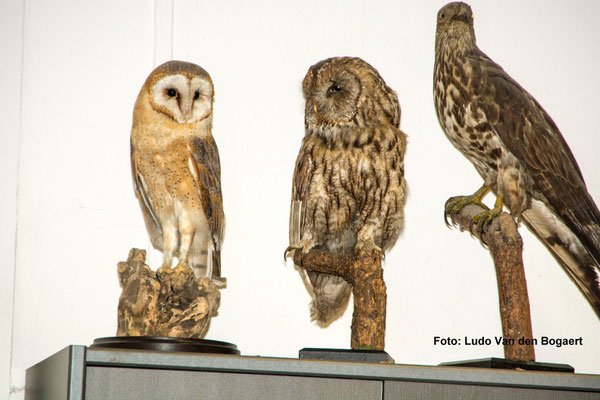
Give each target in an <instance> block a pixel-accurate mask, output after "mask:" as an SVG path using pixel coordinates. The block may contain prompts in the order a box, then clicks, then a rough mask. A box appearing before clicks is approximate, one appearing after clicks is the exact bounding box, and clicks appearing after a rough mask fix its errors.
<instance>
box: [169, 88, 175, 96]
mask: <svg viewBox="0 0 600 400" xmlns="http://www.w3.org/2000/svg"><path fill="white" fill-rule="evenodd" d="M167 96H169V97H175V96H177V90H175V89H173V88H169V89H167Z"/></svg>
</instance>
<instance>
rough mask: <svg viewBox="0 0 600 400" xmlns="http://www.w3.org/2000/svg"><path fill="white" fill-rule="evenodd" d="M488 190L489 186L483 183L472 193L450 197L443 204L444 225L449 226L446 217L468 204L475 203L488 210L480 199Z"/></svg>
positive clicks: (456, 212)
mask: <svg viewBox="0 0 600 400" xmlns="http://www.w3.org/2000/svg"><path fill="white" fill-rule="evenodd" d="M489 191H490V188H489V187H488V186H486V185H483V186H482V187H481V188H479V190H477V191H476V192H475V193H473V194H472V195H470V196H455V197H450V198H449V199H448V201H446V204H445V206H444V221H445V222H446V226H450V224H449V223H448V217H449V216H451V215H453V214H458V213H459V212H460V210H462V209H463V208H465V207H466V206H468V205H469V204H477V205H478V206H480V207H481V208H483V209H485V210H489V208H488V206H486V205H485V204H483V203H482V202H481V200H482V199H483V198H484V197H485V195H486V194H487V193H488V192H489Z"/></svg>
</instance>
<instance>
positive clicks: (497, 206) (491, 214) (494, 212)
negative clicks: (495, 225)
mask: <svg viewBox="0 0 600 400" xmlns="http://www.w3.org/2000/svg"><path fill="white" fill-rule="evenodd" d="M503 205H504V201H503V200H502V197H501V196H498V197H497V198H496V203H494V208H492V209H491V210H489V209H488V211H484V212H482V213H481V214H479V215H476V216H475V217H473V223H475V224H477V230H478V231H479V233H483V229H484V228H485V227H486V226H487V225H488V224H489V223H490V222H492V221H493V220H494V218H496V217H497V216H498V215H500V213H501V212H502V207H503ZM486 208H487V207H486Z"/></svg>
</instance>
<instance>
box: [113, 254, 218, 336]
mask: <svg viewBox="0 0 600 400" xmlns="http://www.w3.org/2000/svg"><path fill="white" fill-rule="evenodd" d="M145 260H146V251H145V250H139V249H131V251H130V252H129V257H128V258H127V261H124V262H120V263H119V264H118V266H119V267H118V269H119V281H120V284H121V288H123V292H122V293H121V296H120V298H119V311H118V328H117V336H165V337H181V338H202V337H203V336H204V335H205V334H206V331H207V330H208V326H209V323H210V319H211V317H213V316H214V315H216V313H217V310H218V308H219V303H220V299H221V295H220V293H219V290H218V289H217V287H216V286H215V285H214V283H213V282H212V281H211V280H210V279H208V278H199V279H196V278H195V277H194V273H193V272H192V270H191V269H190V270H189V271H185V270H177V269H173V270H170V271H168V272H167V273H161V274H160V275H158V274H157V273H156V272H154V271H152V270H151V269H150V267H149V266H147V265H146V264H145Z"/></svg>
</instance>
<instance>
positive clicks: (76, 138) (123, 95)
mask: <svg viewBox="0 0 600 400" xmlns="http://www.w3.org/2000/svg"><path fill="white" fill-rule="evenodd" d="M443 4H444V2H440V1H421V2H398V1H372V2H361V1H348V0H346V1H327V2H324V1H317V0H308V1H303V2H295V1H290V2H281V1H261V2H243V1H231V2H208V1H205V2H200V1H191V0H190V1H181V0H175V2H174V4H172V3H171V1H169V0H156V3H153V2H147V1H142V0H138V1H129V2H121V1H117V0H111V1H104V2H93V1H85V2H82V1H76V0H72V1H67V0H57V1H55V2H52V3H51V2H42V1H26V2H25V1H22V2H13V3H1V4H0V15H1V17H0V18H1V20H0V26H1V28H0V29H1V33H2V37H4V38H6V37H11V38H15V40H14V42H10V43H6V41H4V40H3V41H2V42H1V44H0V54H2V58H3V60H4V62H3V63H2V65H1V66H0V69H1V71H2V78H1V79H0V84H1V86H0V88H2V94H3V96H0V102H1V106H2V110H3V115H4V116H5V118H3V119H2V121H1V122H0V124H1V125H0V128H1V136H0V140H1V143H0V144H1V148H0V152H2V153H1V154H0V157H2V158H1V159H2V166H3V168H2V170H1V172H0V173H1V179H2V182H6V183H5V185H4V193H3V196H2V200H1V201H2V203H1V204H2V207H1V208H0V210H1V211H0V212H1V213H2V214H1V215H0V218H1V219H2V220H3V221H4V220H6V221H7V224H4V225H3V229H2V230H0V254H2V256H3V260H4V262H3V263H2V264H1V265H2V267H1V268H2V270H1V271H0V272H2V277H3V279H0V304H7V307H5V308H4V309H3V310H2V311H0V324H1V326H3V327H4V326H6V327H7V328H6V329H2V330H0V385H2V386H1V389H0V398H2V396H6V398H8V395H7V394H8V392H9V388H10V387H13V388H15V393H14V395H13V397H14V398H22V391H19V388H22V387H23V385H24V371H25V369H26V368H28V367H30V366H31V365H33V364H35V363H36V362H38V361H40V360H42V359H44V358H45V357H47V356H49V355H51V354H53V353H54V352H56V351H58V350H60V349H61V348H63V347H64V346H67V345H69V344H86V345H87V344H90V343H91V342H92V341H93V339H94V338H96V337H101V336H112V335H114V334H115V331H116V307H117V300H118V296H119V294H120V288H119V287H118V282H117V274H116V263H117V262H118V261H120V260H124V259H125V258H126V257H127V253H128V251H129V248H130V247H134V246H135V247H142V248H149V247H150V244H149V240H148V238H147V235H146V232H145V228H144V224H143V221H142V216H141V212H140V211H139V208H138V205H137V202H136V200H135V198H134V195H133V190H132V187H131V179H130V170H129V129H130V126H131V112H132V109H133V104H134V101H135V99H136V96H137V93H138V91H139V88H140V87H141V85H142V84H143V82H144V80H145V78H146V76H147V75H148V74H149V73H150V71H151V70H152V68H153V67H154V66H155V65H157V64H159V63H161V62H163V61H165V60H166V59H169V58H171V56H172V57H173V58H175V59H182V60H187V61H191V62H195V63H197V64H199V65H201V66H203V67H204V68H205V69H206V70H207V71H209V73H210V74H211V75H212V77H213V80H214V83H215V90H216V97H215V98H216V101H215V116H214V120H215V122H214V131H213V134H214V137H215V139H216V141H217V143H218V146H219V150H220V154H221V163H222V171H223V172H222V182H223V195H224V199H225V200H224V201H225V212H226V215H227V223H228V226H227V233H226V239H225V246H224V250H223V272H224V274H225V275H226V276H227V278H228V282H229V287H228V288H227V289H226V290H224V291H223V292H222V305H221V309H220V315H219V317H218V318H216V319H214V320H213V322H212V325H211V329H210V331H209V333H208V337H207V338H209V339H218V340H225V341H230V342H233V343H236V344H237V345H238V347H239V348H240V349H241V351H242V353H243V354H245V355H256V354H258V355H262V356H284V357H296V356H297V351H298V350H299V349H300V348H302V347H348V346H349V336H350V332H349V331H350V329H349V327H350V317H351V311H350V310H349V311H348V312H347V313H346V314H345V316H344V317H343V318H342V319H341V320H340V321H338V322H336V323H334V324H333V325H332V326H331V327H330V328H328V329H326V330H322V329H320V328H317V327H315V326H313V325H311V324H310V322H309V317H308V307H307V306H308V302H309V296H308V294H307V293H306V292H305V290H304V288H303V286H302V283H301V281H300V279H299V277H298V276H297V273H296V272H295V271H294V269H293V267H292V266H291V264H290V265H288V266H287V267H286V266H284V264H283V262H282V255H283V250H284V249H285V247H286V246H287V230H288V227H287V224H288V211H289V199H290V191H291V176H292V172H293V166H294V161H295V157H296V155H297V152H298V149H299V146H300V141H301V138H302V136H303V101H302V96H301V91H300V82H301V80H302V78H303V76H304V74H305V73H306V70H307V69H308V67H309V66H310V65H312V64H313V63H315V62H317V61H319V60H321V59H324V58H327V57H330V56H336V55H354V56H360V57H362V58H364V59H365V60H366V61H368V62H369V63H371V64H372V65H373V66H375V67H376V68H377V69H378V70H379V72H380V73H381V75H382V76H383V77H384V79H385V80H386V81H387V83H388V84H389V85H390V86H391V87H392V88H394V89H395V90H396V92H397V93H398V97H399V99H400V103H401V106H402V115H403V117H402V128H403V130H404V131H405V132H406V133H407V134H408V135H409V147H408V150H407V155H406V174H407V180H408V184H409V186H410V197H409V200H408V203H407V206H406V215H407V221H406V230H405V232H404V235H403V236H402V237H401V238H400V240H399V242H398V244H397V245H396V247H395V248H394V249H393V250H392V251H391V253H390V254H389V255H388V256H387V258H386V264H385V268H386V269H385V271H386V273H385V279H386V283H387V286H388V319H387V337H386V343H387V346H386V350H387V351H388V353H390V354H391V355H392V356H393V357H394V358H395V360H396V362H398V363H411V364H429V365H432V364H433V365H435V364H438V363H440V362H444V361H450V360H461V359H471V358H482V357H489V356H495V357H501V356H502V355H503V353H502V347H500V346H490V347H467V346H458V347H439V346H437V347H436V346H434V345H433V337H434V336H436V335H441V336H454V337H464V336H465V335H468V336H470V337H480V336H485V337H490V338H493V337H494V336H495V335H500V334H501V327H500V320H499V312H498V299H497V289H496V282H495V274H494V269H493V266H492V263H491V260H490V257H489V255H488V253H487V251H485V250H484V249H482V248H481V246H480V245H479V244H478V243H477V242H476V241H474V240H472V239H471V238H470V237H469V235H467V234H466V233H460V232H459V231H457V230H449V229H447V228H446V226H445V225H444V223H443V220H442V210H443V204H444V202H445V200H446V199H447V198H448V197H449V196H451V195H457V194H466V193H471V192H473V191H474V190H475V189H476V188H478V187H479V186H480V184H481V182H480V181H481V179H480V178H479V176H478V175H477V174H476V173H475V170H474V168H473V167H472V166H471V165H470V164H469V163H468V162H467V161H466V160H465V159H464V158H463V157H462V156H461V155H460V154H459V153H458V152H457V151H456V150H455V149H454V148H453V147H452V146H451V145H450V144H449V142H448V141H447V140H446V138H445V137H444V135H443V133H442V131H441V130H440V128H439V126H438V123H437V120H436V117H435V111H434V108H433V100H432V70H433V50H434V49H433V40H434V34H435V16H436V13H437V10H438V9H439V8H440V7H441V6H442V5H443ZM471 4H472V6H473V11H474V13H475V29H476V33H477V37H478V43H479V46H480V47H481V48H482V49H483V50H484V51H485V52H486V53H487V54H488V55H490V56H491V57H492V58H493V59H495V60H496V61H498V62H499V63H500V64H502V65H503V66H504V67H505V69H506V70H507V71H508V72H509V73H511V74H512V76H513V77H514V78H516V79H517V80H518V81H519V82H520V83H521V84H522V85H523V86H524V87H525V88H527V89H528V90H529V91H530V92H531V93H532V94H533V95H534V96H535V97H536V98H537V99H538V100H539V101H540V103H542V104H543V105H544V107H545V108H546V110H547V111H548V112H549V113H550V114H551V115H552V116H553V118H554V120H555V121H556V123H557V124H558V126H559V127H560V128H561V130H562V132H563V134H564V136H565V138H566V140H567V141H568V142H569V144H570V146H571V149H572V150H573V153H574V154H575V156H576V157H577V159H578V162H579V165H580V167H581V169H582V171H583V174H584V176H585V177H586V182H587V184H588V188H589V190H590V192H591V194H592V196H593V197H595V198H596V199H597V200H598V201H600V172H599V170H598V161H597V150H598V148H600V137H599V135H598V134H597V132H598V128H597V126H596V123H595V119H596V118H595V117H596V115H597V107H598V99H597V97H596V96H597V92H598V91H599V90H600V77H599V76H598V74H597V65H598V56H597V54H596V53H597V51H596V50H597V49H598V48H600V34H599V33H600V32H599V29H598V25H597V23H596V16H597V15H600V3H599V2H596V1H593V0H590V1H587V2H583V1H581V2H578V3H577V6H576V7H574V6H572V5H570V3H569V2H567V1H555V2H541V1H531V2H526V3H525V4H523V2H522V1H496V2H489V1H472V2H471ZM171 5H172V7H171ZM155 10H156V13H155ZM23 12H24V18H23ZM22 22H24V29H22V26H21V23H22ZM21 32H23V33H24V36H23V37H21V36H22V33H21ZM21 46H22V48H23V52H24V53H23V68H22V69H21ZM21 74H22V77H23V83H22V91H21V89H20V87H21V84H20V77H21ZM7 93H8V95H7ZM20 99H22V101H19V100H20ZM19 115H21V118H20V120H19ZM19 148H20V149H21V151H20V153H19V151H18V150H19ZM19 155H20V156H19ZM18 156H19V157H18ZM5 164H6V165H5ZM17 176H18V182H17ZM17 191H18V201H17ZM17 204H18V208H17ZM17 209H18V214H17ZM17 222H18V230H17V234H16V237H15V224H16V223H17ZM521 233H522V235H523V236H524V241H525V254H524V258H525V268H526V274H527V279H528V285H529V295H530V301H531V307H532V318H533V329H534V336H536V337H539V336H542V335H547V336H553V337H567V338H569V337H580V336H582V337H583V343H584V345H583V346H578V347H567V348H565V347H563V348H560V349H558V348H553V347H543V346H538V347H537V348H536V355H537V359H538V361H545V362H554V363H568V364H571V365H573V366H574V367H575V369H576V370H577V372H587V373H600V365H599V364H598V362H597V359H598V355H599V354H600V341H599V339H598V338H599V337H600V321H599V320H598V318H597V317H596V316H595V314H594V313H593V312H592V310H591V308H590V307H589V306H588V305H587V303H586V302H585V300H584V299H583V297H582V296H581V295H580V294H579V292H578V291H577V289H576V288H575V286H574V285H573V284H571V282H570V281H569V279H568V278H567V277H566V275H565V274H564V273H563V272H562V271H561V269H560V267H559V266H558V265H557V264H556V263H555V261H554V260H553V259H552V257H550V256H549V255H548V254H547V252H546V250H545V249H544V248H543V247H542V245H541V244H540V243H539V242H538V241H537V240H536V239H535V238H534V237H532V236H531V235H530V234H529V233H528V232H527V231H526V229H525V228H522V229H521ZM15 240H16V246H17V249H16V252H15ZM15 254H16V260H15V258H14V256H15ZM160 259H161V256H160V254H159V253H157V252H156V251H154V250H153V251H151V252H150V255H149V261H150V263H151V265H153V266H157V265H158V264H159V262H160ZM13 271H15V274H14V275H15V276H14V285H13V279H12V278H13ZM13 290H14V304H12V303H13Z"/></svg>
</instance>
